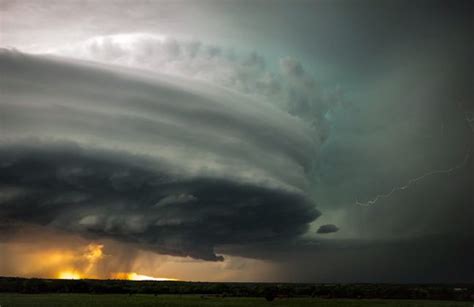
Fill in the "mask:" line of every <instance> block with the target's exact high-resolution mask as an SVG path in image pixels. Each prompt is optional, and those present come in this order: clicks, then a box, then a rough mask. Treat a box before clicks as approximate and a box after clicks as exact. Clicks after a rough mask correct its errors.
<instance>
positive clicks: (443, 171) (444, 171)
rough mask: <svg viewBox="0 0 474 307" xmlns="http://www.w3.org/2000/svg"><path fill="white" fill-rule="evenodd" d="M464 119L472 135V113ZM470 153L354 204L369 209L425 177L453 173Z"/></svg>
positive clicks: (462, 165)
mask: <svg viewBox="0 0 474 307" xmlns="http://www.w3.org/2000/svg"><path fill="white" fill-rule="evenodd" d="M464 119H465V121H466V124H467V126H468V127H469V129H470V130H471V132H472V133H474V112H469V113H468V112H464ZM472 152H473V147H472V146H471V149H470V150H469V151H468V152H467V153H466V155H465V156H464V159H463V160H462V162H460V163H458V164H457V165H455V166H453V167H451V168H448V169H440V170H433V171H430V172H427V173H425V174H423V175H421V176H419V177H416V178H412V179H410V180H408V181H407V183H405V184H404V185H402V186H397V187H393V188H392V190H390V192H388V193H386V194H379V195H377V196H375V198H373V199H371V200H368V201H367V202H359V201H358V200H357V199H356V202H355V204H356V205H358V206H362V207H371V206H373V205H375V204H376V203H377V202H378V201H379V200H381V199H384V198H389V197H391V196H392V195H393V194H395V193H397V192H400V191H403V190H406V189H409V188H410V187H411V186H412V185H414V184H415V183H417V182H418V181H420V180H423V179H425V178H427V177H431V176H434V175H439V174H449V173H452V172H455V171H457V170H458V169H461V168H463V167H464V166H465V165H466V164H467V162H468V161H469V158H470V157H471V155H472Z"/></svg>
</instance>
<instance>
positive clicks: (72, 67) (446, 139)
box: [0, 0, 474, 282]
mask: <svg viewBox="0 0 474 307" xmlns="http://www.w3.org/2000/svg"><path fill="white" fill-rule="evenodd" d="M0 9H1V11H0V14H1V19H0V23H1V24H0V26H1V27H0V46H1V47H2V48H3V49H2V50H1V52H0V70H1V71H2V76H1V78H0V89H1V94H0V95H1V99H0V129H1V130H0V131H1V134H0V168H1V169H2V170H1V172H0V205H1V206H0V228H1V229H2V230H4V231H3V233H4V234H3V235H0V240H1V241H0V249H2V253H1V254H2V256H1V257H2V259H1V261H0V275H23V276H38V275H40V276H52V277H54V276H55V274H56V273H57V271H58V270H59V269H63V268H64V267H68V268H72V269H74V270H79V271H83V274H86V275H87V274H88V276H97V277H103V278H107V277H110V276H111V274H112V273H115V272H123V271H131V270H134V271H137V270H138V271H139V273H142V274H145V275H152V276H168V277H173V278H180V279H192V280H248V281H250V280H254V281H314V282H344V281H346V282H349V281H350V282H473V281H474V267H473V266H472V259H473V258H474V247H473V246H474V244H473V243H474V227H473V226H472V216H474V159H473V155H474V137H473V134H474V103H473V98H474V93H473V88H474V87H473V85H474V79H473V74H472V64H473V63H472V54H473V53H474V48H473V43H472V37H471V36H472V32H473V30H474V29H473V21H472V11H473V7H472V3H471V2H470V1H456V2H450V3H448V2H446V1H397V2H393V1H372V0H370V1H369V0H365V1H48V0H43V1H5V0H0ZM42 238H45V239H42ZM46 238H47V239H46ZM88 244H101V246H103V247H102V248H103V250H104V254H106V255H108V256H107V257H108V258H107V259H109V260H108V264H107V265H106V264H105V261H104V260H103V259H102V260H101V262H100V261H99V262H97V263H93V266H92V265H84V261H85V260H84V259H83V255H82V254H81V253H83V250H84V247H85V246H88ZM42 251H48V253H53V252H60V253H69V254H72V255H74V257H72V258H68V259H69V260H64V262H62V261H61V262H60V263H53V262H51V263H49V264H48V265H44V266H43V268H38V266H36V267H35V266H34V265H32V266H28V267H26V268H25V266H24V263H25V262H29V263H35V262H37V261H38V259H40V258H41V255H42V254H41V252H42ZM130 251H133V252H130ZM35 257H36V258H35ZM86 262H87V261H86ZM59 267H61V268H59ZM86 271H87V272H86Z"/></svg>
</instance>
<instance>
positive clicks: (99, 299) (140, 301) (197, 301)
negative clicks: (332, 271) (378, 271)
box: [0, 293, 473, 307]
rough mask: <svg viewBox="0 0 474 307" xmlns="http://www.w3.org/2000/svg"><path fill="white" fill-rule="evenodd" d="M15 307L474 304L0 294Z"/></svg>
mask: <svg viewBox="0 0 474 307" xmlns="http://www.w3.org/2000/svg"><path fill="white" fill-rule="evenodd" d="M16 306H41V307H42V306H45V307H46V306H47V307H54V306H84V307H95V306H114V307H115V306H163V307H179V306H192V307H220V306H229V307H240V306H242V307H259V306H266V307H268V306H290V307H293V306H294V307H306V306H308V307H309V306H317V307H342V306H348V307H365V306H367V307H378V306H381V307H395V306H400V307H402V306H403V307H425V306H426V307H442V306H443V307H445V306H446V307H450V306H451V307H458V306H459V307H461V306H466V307H468V306H469V307H471V306H473V303H472V302H450V301H425V300H379V299H377V300H368V299H361V300H350V299H318V298H283V299H279V298H277V299H275V300H274V301H273V302H267V301H266V300H265V299H264V298H235V297H227V298H220V297H201V296H199V295H181V296H179V295H158V296H154V295H147V294H136V295H128V294H18V293H11V294H9V293H0V307H16Z"/></svg>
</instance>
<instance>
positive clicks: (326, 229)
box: [316, 224, 339, 234]
mask: <svg viewBox="0 0 474 307" xmlns="http://www.w3.org/2000/svg"><path fill="white" fill-rule="evenodd" d="M338 230H339V227H337V226H336V225H334V224H326V225H321V226H319V228H318V230H317V231H316V232H317V233H319V234H326V233H333V232H337V231H338Z"/></svg>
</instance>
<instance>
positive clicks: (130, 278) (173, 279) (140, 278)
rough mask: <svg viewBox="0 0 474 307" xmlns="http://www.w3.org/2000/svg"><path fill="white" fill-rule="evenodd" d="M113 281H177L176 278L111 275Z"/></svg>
mask: <svg viewBox="0 0 474 307" xmlns="http://www.w3.org/2000/svg"><path fill="white" fill-rule="evenodd" d="M112 278H113V279H125V280H137V281H138V280H154V281H177V280H179V279H176V278H167V277H153V276H147V275H142V274H137V273H133V272H132V273H115V274H112Z"/></svg>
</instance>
